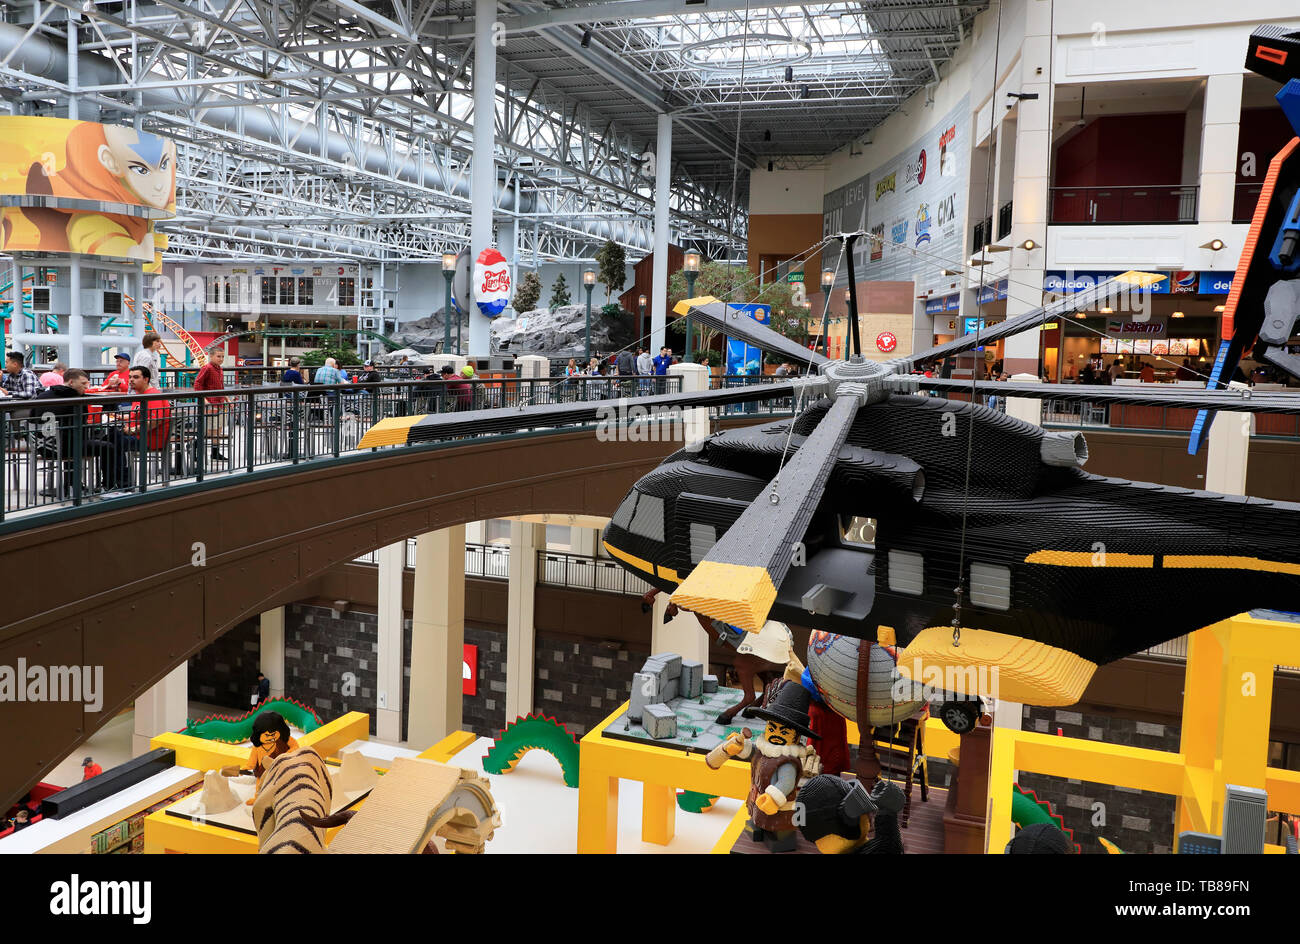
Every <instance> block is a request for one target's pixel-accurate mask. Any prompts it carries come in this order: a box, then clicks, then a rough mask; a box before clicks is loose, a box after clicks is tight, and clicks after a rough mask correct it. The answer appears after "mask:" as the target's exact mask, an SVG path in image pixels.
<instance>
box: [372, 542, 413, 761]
mask: <svg viewBox="0 0 1300 944" xmlns="http://www.w3.org/2000/svg"><path fill="white" fill-rule="evenodd" d="M378 557H379V568H378V570H379V607H378V609H379V614H378V619H377V622H378V627H377V629H378V636H379V639H378V642H379V652H378V654H377V656H376V659H375V676H376V679H375V735H376V736H377V737H378V738H380V739H381V740H384V741H400V740H401V739H402V669H403V667H404V666H403V659H402V623H403V621H404V620H405V618H406V614H405V611H404V610H403V608H402V570H403V567H404V566H405V564H406V542H405V541H397V542H396V543H394V544H389V545H387V546H385V547H381V548H380V549H379V554H378Z"/></svg>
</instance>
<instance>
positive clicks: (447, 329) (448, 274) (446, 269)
mask: <svg viewBox="0 0 1300 944" xmlns="http://www.w3.org/2000/svg"><path fill="white" fill-rule="evenodd" d="M455 275H456V254H455V253H454V252H444V253H443V254H442V277H443V278H444V279H445V280H446V281H447V307H446V308H444V309H443V316H442V353H444V354H450V353H451V280H452V279H453V278H454V277H455ZM456 330H457V332H459V331H460V319H459V318H457V319H456Z"/></svg>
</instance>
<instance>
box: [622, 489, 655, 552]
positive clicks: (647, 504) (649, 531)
mask: <svg viewBox="0 0 1300 944" xmlns="http://www.w3.org/2000/svg"><path fill="white" fill-rule="evenodd" d="M628 530H629V531H631V532H632V533H633V534H639V535H641V537H643V538H649V539H650V540H652V541H662V540H663V539H664V500H663V499H662V498H659V497H658V496H655V495H646V494H645V493H644V492H643V493H642V494H641V497H640V498H638V499H637V503H636V511H635V512H634V513H633V514H632V526H631V527H630V528H628Z"/></svg>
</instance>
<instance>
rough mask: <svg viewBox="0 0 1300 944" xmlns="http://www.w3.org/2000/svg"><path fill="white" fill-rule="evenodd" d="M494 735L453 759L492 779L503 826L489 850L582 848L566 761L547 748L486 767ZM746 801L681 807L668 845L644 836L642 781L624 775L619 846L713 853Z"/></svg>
mask: <svg viewBox="0 0 1300 944" xmlns="http://www.w3.org/2000/svg"><path fill="white" fill-rule="evenodd" d="M491 746H492V740H491V738H479V739H478V740H477V741H475V742H474V743H473V744H471V745H470V746H469V747H467V748H465V749H464V750H462V751H461V752H460V753H459V754H457V755H456V756H455V757H453V758H452V759H451V761H450V763H451V764H453V765H455V766H457V767H464V768H467V769H469V770H476V771H478V772H479V773H480V774H482V775H483V776H485V777H487V778H488V780H489V781H491V784H492V797H493V798H494V799H495V800H496V803H497V807H498V809H500V810H501V828H500V829H498V830H497V831H496V836H495V837H494V838H493V839H492V841H491V842H489V843H488V844H487V849H486V852H487V854H488V855H502V854H507V853H539V852H552V853H562V854H572V853H576V852H577V848H578V791H577V789H576V788H574V787H566V786H565V785H564V777H563V775H562V774H561V773H560V764H559V761H557V760H556V759H555V758H554V757H552V756H551V755H550V754H547V753H546V752H545V751H540V750H535V751H529V752H528V753H527V754H525V755H524V756H523V757H522V758H520V760H519V764H518V765H517V766H516V767H515V769H514V770H512V771H511V772H510V773H508V774H489V773H485V772H484V770H483V755H484V754H486V753H487V752H488V748H490V747H491ZM741 805H742V802H741V801H740V800H732V799H728V798H727V797H722V798H720V799H719V800H718V802H717V803H716V804H714V807H713V809H712V810H710V811H709V812H707V813H687V812H684V811H683V810H680V809H679V810H678V811H677V830H676V835H675V836H674V837H673V841H672V842H670V843H669V844H668V845H666V846H658V845H655V844H654V843H649V842H642V841H641V784H640V783H639V782H637V781H635V780H623V781H621V782H620V783H619V790H618V851H619V852H621V853H632V854H641V855H646V854H651V855H659V854H662V853H673V854H677V853H708V852H711V851H712V850H713V846H714V844H715V843H717V841H718V839H719V838H721V836H722V834H723V832H724V831H725V830H726V828H727V826H728V825H729V824H730V823H731V818H732V817H733V816H734V815H735V813H736V810H738V809H740V807H741Z"/></svg>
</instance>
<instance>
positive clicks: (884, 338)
mask: <svg viewBox="0 0 1300 944" xmlns="http://www.w3.org/2000/svg"><path fill="white" fill-rule="evenodd" d="M896 347H898V338H896V337H894V334H893V332H892V331H882V332H880V333H879V334H878V335H876V349H877V350H879V351H880V352H881V353H884V354H888V353H889V352H890V351H892V350H893V349H894V348H896Z"/></svg>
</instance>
